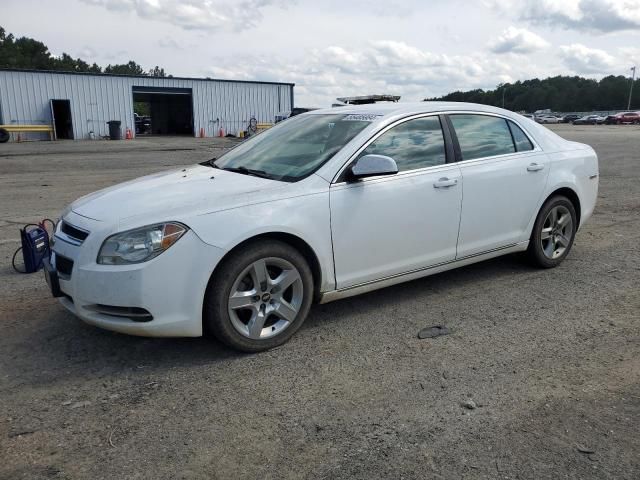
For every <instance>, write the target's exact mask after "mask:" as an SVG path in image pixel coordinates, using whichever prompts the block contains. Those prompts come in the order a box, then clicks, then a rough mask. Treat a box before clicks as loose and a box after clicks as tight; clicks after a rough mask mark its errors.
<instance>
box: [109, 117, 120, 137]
mask: <svg viewBox="0 0 640 480" xmlns="http://www.w3.org/2000/svg"><path fill="white" fill-rule="evenodd" d="M120 124H121V122H120V120H110V121H108V122H107V125H109V138H110V139H111V140H120V139H121V138H122V137H121V136H120Z"/></svg>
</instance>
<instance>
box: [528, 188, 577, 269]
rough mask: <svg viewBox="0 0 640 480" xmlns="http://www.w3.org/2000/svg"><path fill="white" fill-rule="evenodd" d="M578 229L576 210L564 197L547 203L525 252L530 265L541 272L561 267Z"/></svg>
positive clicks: (538, 218) (540, 213) (555, 198)
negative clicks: (536, 267) (540, 268)
mask: <svg viewBox="0 0 640 480" xmlns="http://www.w3.org/2000/svg"><path fill="white" fill-rule="evenodd" d="M577 227H578V225H577V216H576V210H575V208H574V206H573V204H572V203H571V201H570V200H569V199H568V198H567V197H564V196H561V195H556V196H554V197H551V198H550V199H549V200H547V201H546V202H545V204H544V205H543V206H542V208H541V209H540V212H539V213H538V217H537V218H536V222H535V224H534V226H533V231H532V232H531V238H530V240H529V249H528V251H527V253H528V256H529V259H530V260H531V262H532V263H533V264H534V265H536V266H538V267H542V268H553V267H556V266H558V265H560V263H561V262H562V261H563V260H564V259H565V258H566V256H567V255H568V254H569V251H570V250H571V247H572V246H573V240H574V238H575V234H576V229H577Z"/></svg>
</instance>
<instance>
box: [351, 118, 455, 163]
mask: <svg viewBox="0 0 640 480" xmlns="http://www.w3.org/2000/svg"><path fill="white" fill-rule="evenodd" d="M369 154H376V155H386V156H388V157H391V158H393V159H394V160H395V161H396V164H397V165H398V171H400V172H404V171H407V170H415V169H418V168H427V167H433V166H435V165H442V164H443V163H446V161H447V159H446V155H445V148H444V136H443V135H442V127H441V126H440V118H439V117H437V116H432V117H425V118H417V119H414V120H409V121H407V122H404V123H401V124H400V125H398V126H396V127H393V128H392V129H391V130H389V131H387V132H385V133H383V134H382V135H380V136H379V137H378V138H377V139H376V140H375V141H374V142H373V143H371V144H370V145H369V146H368V147H367V148H366V149H365V150H364V151H363V152H362V153H361V154H360V157H362V156H364V155H369Z"/></svg>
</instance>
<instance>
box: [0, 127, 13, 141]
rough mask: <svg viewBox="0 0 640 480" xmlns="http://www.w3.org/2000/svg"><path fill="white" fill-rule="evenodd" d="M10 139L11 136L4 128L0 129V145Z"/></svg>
mask: <svg viewBox="0 0 640 480" xmlns="http://www.w3.org/2000/svg"><path fill="white" fill-rule="evenodd" d="M10 138H11V134H10V133H9V132H7V131H6V130H5V129H4V128H0V143H7V142H8V141H9V139H10Z"/></svg>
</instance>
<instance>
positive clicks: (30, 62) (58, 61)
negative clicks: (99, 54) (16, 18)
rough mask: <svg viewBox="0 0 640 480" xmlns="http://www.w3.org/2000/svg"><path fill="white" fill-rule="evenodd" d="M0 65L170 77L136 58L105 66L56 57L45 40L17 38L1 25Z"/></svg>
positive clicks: (65, 55)
mask: <svg viewBox="0 0 640 480" xmlns="http://www.w3.org/2000/svg"><path fill="white" fill-rule="evenodd" d="M0 68H24V69H29V70H58V71H65V72H86V73H114V74H120V75H148V76H152V77H167V76H168V77H171V75H167V74H166V72H165V71H164V68H161V67H158V66H157V65H156V66H155V67H154V68H152V69H150V70H145V69H144V68H142V66H140V65H139V64H137V63H136V62H134V61H133V60H130V61H129V62H127V63H122V64H115V65H111V64H109V65H107V66H106V67H104V68H102V67H101V66H100V65H98V64H97V63H95V62H94V63H92V64H89V63H88V62H86V61H84V60H82V59H81V58H73V57H72V56H71V55H69V54H67V53H63V54H62V55H60V56H59V57H56V56H54V55H52V54H51V52H50V51H49V48H48V47H47V46H46V45H45V44H44V43H42V42H39V41H38V40H35V39H33V38H29V37H19V38H16V37H15V36H14V35H13V34H11V33H7V32H6V31H5V29H4V28H2V27H0Z"/></svg>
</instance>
